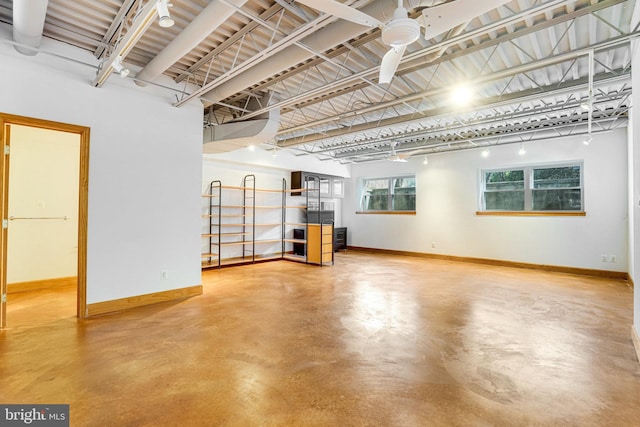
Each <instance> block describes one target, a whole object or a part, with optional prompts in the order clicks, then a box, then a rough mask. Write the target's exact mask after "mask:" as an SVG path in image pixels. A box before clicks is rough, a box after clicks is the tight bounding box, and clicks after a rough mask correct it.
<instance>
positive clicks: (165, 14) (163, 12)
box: [156, 0, 176, 28]
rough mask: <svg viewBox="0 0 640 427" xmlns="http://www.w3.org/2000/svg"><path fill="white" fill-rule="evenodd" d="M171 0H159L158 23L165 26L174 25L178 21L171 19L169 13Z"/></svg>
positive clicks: (157, 6) (157, 4)
mask: <svg viewBox="0 0 640 427" xmlns="http://www.w3.org/2000/svg"><path fill="white" fill-rule="evenodd" d="M169 6H171V5H170V4H169V0H158V3H156V9H157V10H158V24H159V25H160V26H161V27H163V28H169V27H173V24H175V23H176V22H175V21H174V20H173V19H171V15H170V14H169Z"/></svg>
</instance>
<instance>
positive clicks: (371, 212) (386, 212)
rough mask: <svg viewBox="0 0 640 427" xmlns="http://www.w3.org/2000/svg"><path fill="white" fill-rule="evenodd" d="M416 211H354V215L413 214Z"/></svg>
mask: <svg viewBox="0 0 640 427" xmlns="http://www.w3.org/2000/svg"><path fill="white" fill-rule="evenodd" d="M415 214H416V211H356V215H415Z"/></svg>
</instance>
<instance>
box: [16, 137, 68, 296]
mask: <svg viewBox="0 0 640 427" xmlns="http://www.w3.org/2000/svg"><path fill="white" fill-rule="evenodd" d="M10 135H11V155H10V156H9V218H11V217H17V218H18V219H16V220H10V227H9V230H8V248H7V283H8V284H9V285H11V284H12V283H19V282H29V281H35V280H45V279H55V278H62V277H72V276H76V272H77V259H78V187H79V179H78V178H79V164H80V135H78V134H73V133H68V132H56V131H51V130H46V129H38V128H33V127H27V126H11V132H10ZM20 218H34V219H20ZM39 218H48V219H39ZM62 218H66V219H62Z"/></svg>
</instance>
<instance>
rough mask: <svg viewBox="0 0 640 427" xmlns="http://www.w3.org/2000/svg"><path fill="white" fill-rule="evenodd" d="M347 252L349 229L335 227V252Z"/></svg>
mask: <svg viewBox="0 0 640 427" xmlns="http://www.w3.org/2000/svg"><path fill="white" fill-rule="evenodd" d="M341 249H344V250H345V251H346V250H347V227H335V228H334V229H333V250H334V251H335V252H338V251H339V250H341Z"/></svg>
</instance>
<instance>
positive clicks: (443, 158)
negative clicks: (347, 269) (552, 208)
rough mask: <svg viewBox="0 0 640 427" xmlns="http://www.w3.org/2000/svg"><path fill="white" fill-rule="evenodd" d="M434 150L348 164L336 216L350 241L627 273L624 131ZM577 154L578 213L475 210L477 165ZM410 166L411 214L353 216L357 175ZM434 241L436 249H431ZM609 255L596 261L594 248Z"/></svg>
mask: <svg viewBox="0 0 640 427" xmlns="http://www.w3.org/2000/svg"><path fill="white" fill-rule="evenodd" d="M525 148H526V150H527V153H526V154H525V155H524V156H520V155H519V154H518V150H519V145H507V146H501V147H493V148H492V149H491V154H490V156H489V157H487V158H483V157H482V156H481V155H480V150H468V151H461V152H455V153H441V154H435V155H430V156H429V164H428V165H423V164H422V160H423V158H415V159H411V160H410V162H408V163H394V162H379V163H370V164H364V165H354V166H353V169H352V180H351V182H350V183H349V186H348V188H347V198H346V199H345V202H344V210H343V218H344V222H345V225H346V226H347V227H348V228H349V239H350V240H349V241H350V245H353V246H362V247H371V248H381V249H392V250H402V251H412V252H422V253H434V254H443V255H453V256H459V257H475V258H485V259H497V260H506V261H514V262H524V263H533V264H544V265H555V266H566V267H577V268H587V269H598V270H610V271H620V272H626V271H627V266H628V260H627V230H628V227H627V160H626V159H627V158H626V132H625V129H620V130H617V131H615V132H612V133H606V134H600V135H594V141H593V142H592V143H591V145H590V146H585V145H584V144H583V143H582V138H579V137H568V138H558V139H552V140H547V141H541V142H536V143H534V144H528V145H526V146H525ZM574 160H584V182H585V195H584V201H585V210H586V212H587V215H586V216H585V217H504V216H477V215H476V214H475V212H476V211H477V210H478V183H479V171H480V170H481V169H490V168H502V167H510V166H517V165H526V164H536V163H553V162H564V161H574ZM409 172H411V173H415V174H416V178H417V183H416V186H417V190H416V191H417V196H416V197H417V199H416V203H417V208H416V210H417V214H416V215H415V216H406V215H356V213H355V211H356V210H357V209H358V194H357V193H358V192H357V181H358V179H359V178H367V177H375V176H385V175H386V176H389V175H394V174H402V173H409ZM432 243H435V248H432ZM602 254H607V255H616V256H617V262H616V263H609V262H607V263H603V262H602V261H601V255H602Z"/></svg>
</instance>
